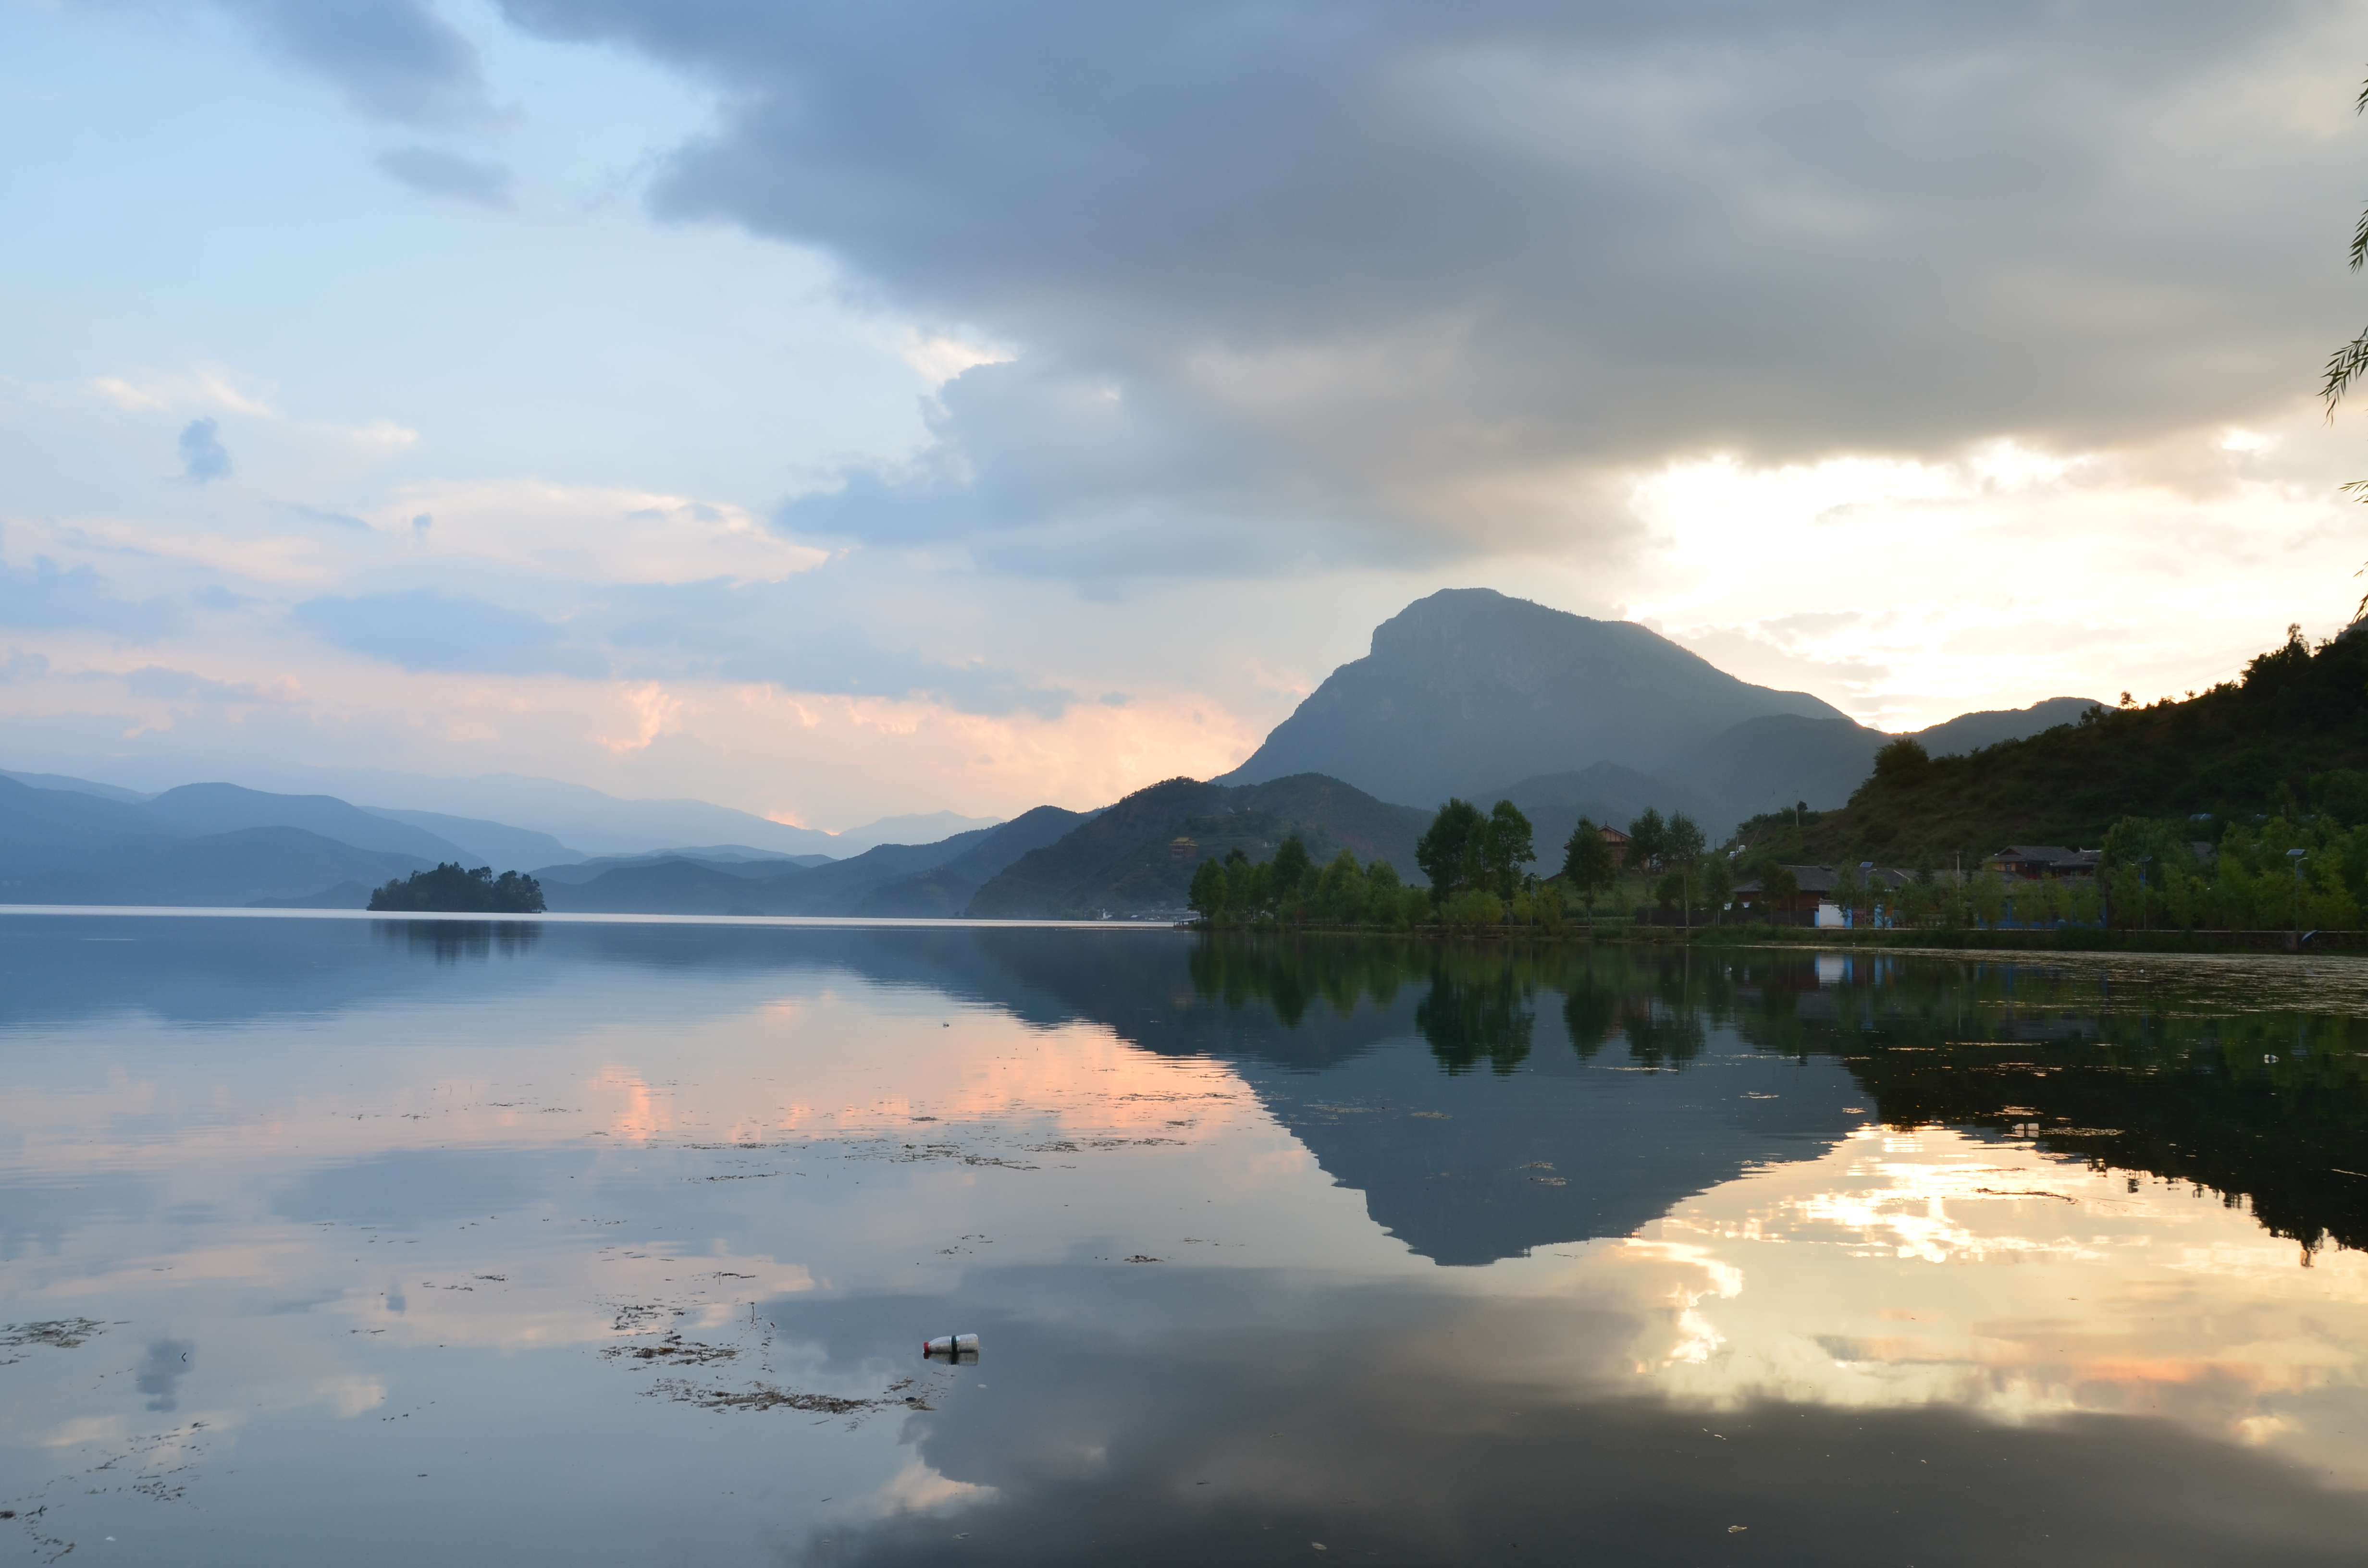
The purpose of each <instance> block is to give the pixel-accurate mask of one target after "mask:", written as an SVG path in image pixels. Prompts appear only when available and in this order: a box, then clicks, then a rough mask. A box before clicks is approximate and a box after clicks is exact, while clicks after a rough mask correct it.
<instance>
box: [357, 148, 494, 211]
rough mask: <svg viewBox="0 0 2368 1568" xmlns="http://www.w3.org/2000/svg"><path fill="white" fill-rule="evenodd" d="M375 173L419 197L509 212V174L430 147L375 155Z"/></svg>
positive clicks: (392, 150)
mask: <svg viewBox="0 0 2368 1568" xmlns="http://www.w3.org/2000/svg"><path fill="white" fill-rule="evenodd" d="M378 166H379V172H380V173H381V174H383V175H385V176H387V177H388V178H389V179H392V180H393V181H395V182H396V183H397V184H399V185H404V186H408V187H411V188H412V189H413V190H416V191H417V192H419V193H420V194H421V195H422V196H441V197H446V198H449V199H451V200H454V201H465V202H468V203H470V204H471V205H472V206H477V207H487V208H491V209H492V210H495V211H496V212H507V211H508V210H509V209H510V171H509V170H508V169H507V167H505V166H503V165H500V164H491V163H485V162H483V161H481V160H479V159H476V158H464V157H461V155H460V154H459V153H446V152H440V151H438V149H436V148H433V147H395V148H391V149H389V150H388V151H386V152H383V153H380V154H379V155H378Z"/></svg>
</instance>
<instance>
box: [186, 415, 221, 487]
mask: <svg viewBox="0 0 2368 1568" xmlns="http://www.w3.org/2000/svg"><path fill="white" fill-rule="evenodd" d="M221 428H222V426H219V425H217V424H216V423H215V422H214V421H213V420H212V419H211V418H207V419H192V420H190V421H189V422H188V424H187V425H185V426H182V427H181V441H180V446H181V477H182V478H183V479H186V480H188V482H189V483H192V484H204V483H208V482H210V481H212V480H216V479H228V478H229V477H230V472H231V469H230V451H229V449H227V448H225V447H224V446H223V445H222V441H221V439H220V438H219V437H217V436H216V434H215V432H216V431H218V430H220V429H221Z"/></svg>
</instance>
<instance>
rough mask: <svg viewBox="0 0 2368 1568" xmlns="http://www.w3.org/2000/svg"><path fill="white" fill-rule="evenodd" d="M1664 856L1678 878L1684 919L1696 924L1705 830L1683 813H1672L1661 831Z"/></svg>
mask: <svg viewBox="0 0 2368 1568" xmlns="http://www.w3.org/2000/svg"><path fill="white" fill-rule="evenodd" d="M1661 858H1663V859H1664V860H1666V861H1667V862H1668V867H1669V869H1670V870H1671V871H1673V872H1675V873H1676V874H1677V878H1678V887H1679V892H1678V903H1679V907H1680V908H1682V909H1683V910H1684V911H1685V922H1686V924H1687V925H1689V926H1691V925H1692V924H1693V886H1694V877H1695V875H1696V874H1697V872H1699V871H1700V869H1701V865H1702V829H1701V828H1699V827H1697V826H1695V825H1694V819H1693V818H1691V817H1690V816H1688V815H1686V813H1685V812H1676V813H1675V814H1673V815H1672V816H1671V817H1670V818H1669V821H1668V826H1666V827H1665V828H1663V829H1662V830H1661Z"/></svg>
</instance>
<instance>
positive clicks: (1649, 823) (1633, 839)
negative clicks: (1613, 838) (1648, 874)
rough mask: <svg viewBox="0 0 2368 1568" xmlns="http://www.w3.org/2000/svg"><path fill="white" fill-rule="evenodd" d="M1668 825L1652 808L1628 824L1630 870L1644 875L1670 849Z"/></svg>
mask: <svg viewBox="0 0 2368 1568" xmlns="http://www.w3.org/2000/svg"><path fill="white" fill-rule="evenodd" d="M1668 831H1669V830H1668V824H1666V823H1664V822H1662V821H1661V813H1660V812H1658V811H1656V810H1655V809H1654V808H1653V807H1651V806H1647V807H1645V814H1644V815H1642V816H1640V817H1638V818H1637V819H1636V820H1635V821H1634V822H1632V823H1630V824H1628V869H1630V870H1631V871H1634V872H1636V873H1637V874H1638V875H1640V876H1641V875H1643V874H1644V873H1645V871H1646V870H1648V869H1651V868H1652V866H1653V865H1654V864H1655V862H1656V861H1658V860H1659V859H1660V858H1661V856H1662V855H1663V854H1664V853H1665V852H1666V851H1667V850H1668Z"/></svg>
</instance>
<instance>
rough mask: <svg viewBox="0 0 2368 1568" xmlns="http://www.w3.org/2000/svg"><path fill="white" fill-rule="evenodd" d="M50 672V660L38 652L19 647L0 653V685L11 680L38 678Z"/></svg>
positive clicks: (4, 684)
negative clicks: (29, 651) (27, 651)
mask: <svg viewBox="0 0 2368 1568" xmlns="http://www.w3.org/2000/svg"><path fill="white" fill-rule="evenodd" d="M49 673H50V661H49V660H48V659H47V658H46V657H45V656H43V655H42V654H40V653H26V652H25V651H24V650H22V649H20V648H11V649H9V650H7V651H6V653H0V686H6V685H7V684H8V683H9V682H11V681H19V680H39V679H40V677H41V676H45V675H47V674H49Z"/></svg>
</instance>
